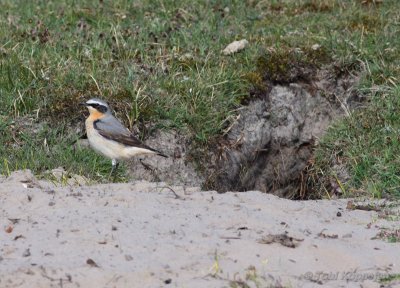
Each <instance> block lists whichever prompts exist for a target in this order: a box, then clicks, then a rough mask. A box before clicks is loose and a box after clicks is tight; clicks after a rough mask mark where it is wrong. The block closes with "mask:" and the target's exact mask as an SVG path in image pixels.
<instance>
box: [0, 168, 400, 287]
mask: <svg viewBox="0 0 400 288" xmlns="http://www.w3.org/2000/svg"><path fill="white" fill-rule="evenodd" d="M70 182H73V181H70ZM170 188H171V189H173V191H174V192H175V193H176V195H178V196H179V197H176V195H175V194H174V192H173V191H172V190H171V189H170ZM348 201H349V200H331V201H325V200H323V201H306V202H300V201H290V200H285V199H280V198H277V197H276V196H272V195H267V194H262V193H260V192H257V191H254V192H246V193H230V192H228V193H226V194H218V193H216V192H212V191H209V192H204V191H200V189H199V188H184V187H169V188H168V187H167V186H166V185H165V184H163V183H150V182H134V183H128V184H106V185H92V186H79V185H72V184H71V183H69V185H60V184H58V185H55V184H52V183H49V182H44V181H38V180H37V179H36V178H34V176H32V174H31V173H30V172H29V171H20V172H15V173H13V174H12V175H11V176H10V177H8V178H5V177H3V178H0V216H1V217H0V226H1V230H0V243H1V246H0V287H282V286H283V287H384V286H385V285H386V286H387V287H389V286H390V287H395V286H396V285H399V282H397V283H396V281H392V282H390V284H385V283H383V282H382V278H383V277H387V276H388V275H389V274H396V273H400V252H399V251H400V243H389V242H387V241H384V240H382V239H374V238H375V237H376V235H377V234H379V233H380V232H381V229H382V228H388V230H386V231H391V229H395V228H397V229H398V227H399V217H398V216H399V214H398V206H397V207H393V208H392V210H390V211H389V210H385V211H386V212H385V213H384V212H383V211H364V210H360V209H349V208H350V206H353V208H354V206H355V205H350V206H349V205H348ZM364 204H365V203H364ZM364 204H363V205H364ZM362 207H365V206H362ZM386 207H388V203H386ZM385 209H386V208H385ZM396 209H397V210H396ZM388 211H389V212H388ZM396 213H397V214H396ZM396 215H397V216H396ZM382 283H383V284H384V285H383V286H381V285H382ZM246 285H247V286H246ZM397 287H399V286H397Z"/></svg>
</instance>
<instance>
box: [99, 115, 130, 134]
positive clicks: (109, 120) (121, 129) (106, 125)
mask: <svg viewBox="0 0 400 288" xmlns="http://www.w3.org/2000/svg"><path fill="white" fill-rule="evenodd" d="M96 128H97V129H98V130H101V131H103V132H105V133H107V134H122V135H131V132H130V131H129V130H128V129H127V128H125V126H124V125H122V123H121V122H119V121H118V119H117V118H115V117H114V116H113V115H112V114H107V115H105V116H104V117H103V118H101V120H100V121H98V122H96Z"/></svg>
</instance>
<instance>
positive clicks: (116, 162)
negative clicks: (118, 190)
mask: <svg viewBox="0 0 400 288" xmlns="http://www.w3.org/2000/svg"><path fill="white" fill-rule="evenodd" d="M111 163H112V169H111V173H110V176H112V175H114V177H115V176H116V172H117V169H118V166H119V163H118V161H117V160H116V159H112V160H111Z"/></svg>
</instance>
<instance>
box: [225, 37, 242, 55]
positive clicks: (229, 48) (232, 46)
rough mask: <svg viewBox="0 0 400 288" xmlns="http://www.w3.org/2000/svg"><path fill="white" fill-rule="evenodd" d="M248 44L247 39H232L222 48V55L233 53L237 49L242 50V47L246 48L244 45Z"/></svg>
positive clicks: (237, 50)
mask: <svg viewBox="0 0 400 288" xmlns="http://www.w3.org/2000/svg"><path fill="white" fill-rule="evenodd" d="M248 44H249V41H247V40H246V39H242V40H239V41H233V42H232V43H231V44H229V45H228V46H226V47H225V49H224V50H222V54H224V55H231V54H234V53H236V52H239V51H241V50H243V49H244V48H246V46H247V45H248Z"/></svg>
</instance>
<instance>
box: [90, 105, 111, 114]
mask: <svg viewBox="0 0 400 288" xmlns="http://www.w3.org/2000/svg"><path fill="white" fill-rule="evenodd" d="M89 106H91V107H93V108H94V109H96V110H98V111H99V112H101V113H106V112H107V107H106V106H104V105H101V104H98V103H90V104H89Z"/></svg>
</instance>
